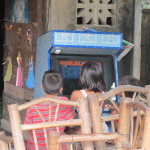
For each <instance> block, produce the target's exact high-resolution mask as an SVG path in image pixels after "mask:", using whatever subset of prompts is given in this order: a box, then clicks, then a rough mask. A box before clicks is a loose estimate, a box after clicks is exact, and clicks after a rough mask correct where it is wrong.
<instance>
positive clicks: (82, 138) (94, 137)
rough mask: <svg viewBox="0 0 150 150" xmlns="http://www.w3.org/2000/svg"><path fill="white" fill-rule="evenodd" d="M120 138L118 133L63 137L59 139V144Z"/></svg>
mask: <svg viewBox="0 0 150 150" xmlns="http://www.w3.org/2000/svg"><path fill="white" fill-rule="evenodd" d="M118 136H119V135H118V134H117V133H103V134H76V135H63V136H61V137H60V138H59V139H58V142H79V141H81V142H82V141H99V140H102V141H104V140H115V139H117V138H118Z"/></svg>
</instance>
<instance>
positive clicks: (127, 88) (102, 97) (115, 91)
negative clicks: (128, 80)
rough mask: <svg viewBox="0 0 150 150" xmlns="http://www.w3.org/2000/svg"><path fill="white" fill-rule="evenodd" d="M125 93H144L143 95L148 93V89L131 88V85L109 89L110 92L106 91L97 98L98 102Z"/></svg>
mask: <svg viewBox="0 0 150 150" xmlns="http://www.w3.org/2000/svg"><path fill="white" fill-rule="evenodd" d="M127 91H130V92H139V93H144V94H146V93H148V89H145V88H143V87H137V86H132V85H122V86H118V87H116V88H114V89H111V90H110V91H108V92H106V93H104V94H101V95H100V96H99V101H103V100H106V99H109V98H110V97H112V96H114V95H116V94H118V93H121V92H127Z"/></svg>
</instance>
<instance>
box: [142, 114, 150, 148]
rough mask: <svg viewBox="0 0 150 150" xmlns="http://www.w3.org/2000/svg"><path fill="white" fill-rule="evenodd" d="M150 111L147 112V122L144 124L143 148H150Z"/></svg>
mask: <svg viewBox="0 0 150 150" xmlns="http://www.w3.org/2000/svg"><path fill="white" fill-rule="evenodd" d="M149 141H150V111H148V112H146V114H145V124H144V132H143V139H142V147H141V149H143V150H149V149H150V142H149Z"/></svg>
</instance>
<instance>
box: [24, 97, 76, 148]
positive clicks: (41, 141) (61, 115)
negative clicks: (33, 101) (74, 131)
mask: <svg viewBox="0 0 150 150" xmlns="http://www.w3.org/2000/svg"><path fill="white" fill-rule="evenodd" d="M57 98H58V99H61V100H68V98H66V97H57ZM56 105H57V104H56V103H52V105H51V110H52V111H51V112H52V113H51V117H52V119H51V121H54V116H55V110H56ZM36 108H37V109H38V110H39V111H40V113H41V114H42V116H43V118H44V120H45V122H48V117H49V114H48V113H49V103H42V104H38V105H36ZM75 115H76V113H75V111H74V108H73V107H72V106H67V105H60V106H59V110H58V115H57V119H56V121H62V120H70V119H72V118H73V117H74V116H75ZM24 123H25V124H34V123H43V121H42V119H41V118H40V116H39V115H38V113H37V111H36V109H35V107H34V106H32V107H30V108H29V109H28V110H27V113H26V117H25V121H24ZM64 129H65V127H59V132H60V134H61V135H62V134H64ZM46 131H47V133H49V132H51V131H55V132H56V128H47V130H46ZM30 136H31V137H30V139H29V140H27V143H26V148H27V150H35V144H34V139H33V134H32V132H30ZM36 136H37V143H38V148H39V150H47V149H46V143H45V138H44V133H43V130H42V129H41V130H40V129H38V130H36ZM61 147H62V150H66V147H65V144H61Z"/></svg>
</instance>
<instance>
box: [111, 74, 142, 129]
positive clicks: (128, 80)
mask: <svg viewBox="0 0 150 150" xmlns="http://www.w3.org/2000/svg"><path fill="white" fill-rule="evenodd" d="M119 85H133V86H140V85H141V84H140V81H139V80H138V79H136V78H135V77H133V76H130V75H126V76H124V77H122V78H121V79H120V80H119ZM124 93H125V97H129V98H132V97H133V94H134V92H128V91H127V92H124ZM119 95H120V96H122V93H120V94H119ZM115 114H118V111H117V110H114V111H112V112H111V115H115ZM115 128H116V129H118V120H116V121H115Z"/></svg>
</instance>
